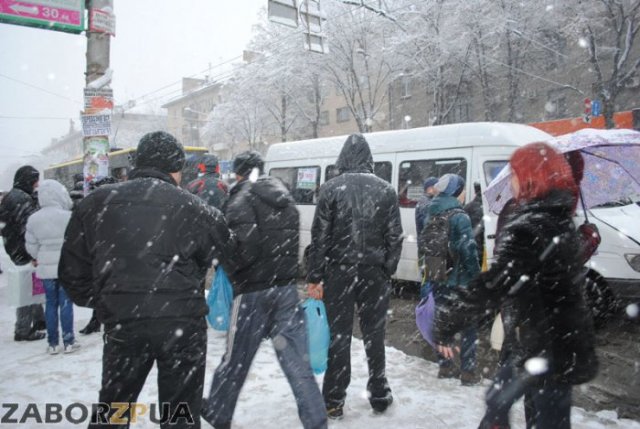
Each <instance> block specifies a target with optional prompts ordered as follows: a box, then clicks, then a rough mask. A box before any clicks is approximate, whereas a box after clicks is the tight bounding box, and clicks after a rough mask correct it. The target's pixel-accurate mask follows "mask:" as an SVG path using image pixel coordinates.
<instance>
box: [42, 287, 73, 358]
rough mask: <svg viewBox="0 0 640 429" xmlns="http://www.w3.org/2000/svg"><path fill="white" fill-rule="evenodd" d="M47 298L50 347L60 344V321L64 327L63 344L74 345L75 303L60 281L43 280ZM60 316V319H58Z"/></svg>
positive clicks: (46, 313)
mask: <svg viewBox="0 0 640 429" xmlns="http://www.w3.org/2000/svg"><path fill="white" fill-rule="evenodd" d="M42 282H43V284H44V292H45V295H46V297H47V305H46V311H45V316H46V317H47V341H48V342H49V345H50V346H57V345H58V343H59V334H58V319H59V320H60V325H61V326H62V342H63V344H64V345H65V346H66V345H68V344H73V343H74V341H75V340H74V337H73V303H72V302H71V300H70V299H69V297H68V296H67V293H66V292H65V291H64V288H63V287H62V285H61V284H60V282H59V281H58V279H43V280H42ZM58 314H59V316H60V317H59V318H58Z"/></svg>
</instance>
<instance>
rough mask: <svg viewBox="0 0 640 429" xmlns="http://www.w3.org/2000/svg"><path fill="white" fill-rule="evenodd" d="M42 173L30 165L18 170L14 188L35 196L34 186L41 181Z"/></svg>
mask: <svg viewBox="0 0 640 429" xmlns="http://www.w3.org/2000/svg"><path fill="white" fill-rule="evenodd" d="M39 178H40V173H39V172H38V170H36V169H35V168H33V167H32V166H30V165H25V166H24V167H20V168H18V170H17V171H16V174H15V175H14V176H13V187H14V188H18V189H20V190H21V191H24V192H26V193H27V194H29V195H33V192H34V189H33V185H34V184H35V183H36V182H37V181H38V180H39Z"/></svg>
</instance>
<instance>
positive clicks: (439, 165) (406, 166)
mask: <svg viewBox="0 0 640 429" xmlns="http://www.w3.org/2000/svg"><path fill="white" fill-rule="evenodd" d="M447 173H453V174H458V175H460V176H462V177H467V161H466V160H465V159H463V158H452V159H421V160H415V161H403V162H402V163H401V164H400V171H399V175H400V176H399V180H398V203H399V204H400V207H415V206H416V203H417V202H418V200H419V199H420V197H422V195H423V194H424V189H423V187H422V185H423V183H424V181H425V179H426V178H427V177H429V176H435V177H441V176H443V175H444V174H447Z"/></svg>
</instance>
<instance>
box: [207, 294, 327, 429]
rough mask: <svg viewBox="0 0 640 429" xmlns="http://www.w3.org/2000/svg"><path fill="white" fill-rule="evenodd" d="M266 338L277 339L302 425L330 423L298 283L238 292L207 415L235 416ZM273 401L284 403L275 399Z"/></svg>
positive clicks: (316, 427) (213, 419)
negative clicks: (311, 355) (311, 361)
mask: <svg viewBox="0 0 640 429" xmlns="http://www.w3.org/2000/svg"><path fill="white" fill-rule="evenodd" d="M264 338H271V340H272V341H273V345H274V348H275V351H276V355H277V356H278V362H279V363H280V367H281V368H282V370H283V371H284V374H285V376H286V377H287V381H288V382H289V385H290V386H291V389H292V390H293V395H294V396H295V398H296V403H297V405H298V416H299V417H300V420H301V421H302V425H303V427H304V428H305V429H322V428H326V427H327V415H326V410H325V408H324V404H323V402H322V395H321V394H320V389H319V388H318V384H317V383H316V380H315V377H314V376H313V372H312V371H311V366H310V364H309V358H308V356H309V351H308V346H307V331H306V326H305V319H304V313H303V310H302V308H301V307H300V302H299V298H298V291H297V290H296V287H295V286H294V285H291V286H282V287H273V288H270V289H266V290H262V291H258V292H252V293H246V294H242V295H238V296H236V297H235V299H234V300H233V307H232V309H231V323H230V327H229V332H228V334H227V351H226V353H225V354H224V356H223V357H222V362H220V365H219V366H218V368H217V369H216V371H215V373H214V375H213V381H212V383H211V391H210V392H209V398H208V399H204V400H203V410H202V417H203V418H204V419H205V420H207V421H208V422H209V423H211V424H212V425H213V426H219V427H224V426H223V425H225V424H229V423H230V422H231V419H232V418H233V412H234V410H235V407H236V403H237V401H238V395H239V394H240V390H241V389H242V386H243V384H244V381H245V379H246V377H247V374H248V373H249V368H250V367H251V362H252V361H253V358H254V356H255V354H256V352H257V351H258V347H259V346H260V343H261V342H262V340H263V339H264ZM274 406H275V407H278V406H279V404H278V403H277V402H274Z"/></svg>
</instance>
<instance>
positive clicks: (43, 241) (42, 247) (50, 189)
mask: <svg viewBox="0 0 640 429" xmlns="http://www.w3.org/2000/svg"><path fill="white" fill-rule="evenodd" d="M38 202H39V203H40V207H41V209H40V210H38V211H37V212H35V213H34V214H32V215H31V216H29V220H28V221H27V232H26V235H25V241H26V247H27V251H28V252H29V254H30V255H31V256H32V257H33V258H34V259H36V260H37V261H38V267H37V268H36V275H37V276H38V277H40V278H41V279H57V278H58V263H59V262H60V251H61V249H62V243H63V242H64V231H65V230H66V228H67V224H68V223H69V218H70V217H71V207H72V206H73V202H72V201H71V197H70V196H69V192H68V191H67V189H66V188H65V187H64V185H62V184H61V183H60V182H57V181H55V180H43V181H42V182H40V185H39V186H38Z"/></svg>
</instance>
